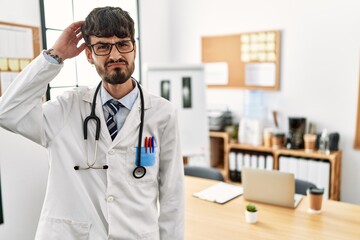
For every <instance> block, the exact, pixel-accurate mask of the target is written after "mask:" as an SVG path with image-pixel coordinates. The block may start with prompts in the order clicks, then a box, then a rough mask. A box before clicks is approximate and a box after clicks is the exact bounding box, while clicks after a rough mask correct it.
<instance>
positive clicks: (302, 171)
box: [298, 158, 309, 181]
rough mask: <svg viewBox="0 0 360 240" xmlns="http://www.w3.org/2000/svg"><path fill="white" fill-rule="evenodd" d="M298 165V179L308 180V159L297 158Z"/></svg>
mask: <svg viewBox="0 0 360 240" xmlns="http://www.w3.org/2000/svg"><path fill="white" fill-rule="evenodd" d="M298 161H299V162H298V166H299V177H298V178H299V179H300V180H304V181H307V180H308V172H309V170H308V164H309V160H306V159H303V158H299V160H298Z"/></svg>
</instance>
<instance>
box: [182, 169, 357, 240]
mask: <svg viewBox="0 0 360 240" xmlns="http://www.w3.org/2000/svg"><path fill="white" fill-rule="evenodd" d="M215 183H216V181H212V180H207V179H201V178H195V177H188V176H186V177H185V199H186V204H185V206H186V207H185V239H186V240H222V239H231V240H233V239H262V240H263V239H271V240H274V239H286V240H288V239H303V240H308V239H316V240H321V239H337V240H338V239H349V240H350V239H351V240H353V239H360V206H358V205H353V204H348V203H343V202H338V201H333V200H327V201H324V202H323V207H322V213H321V214H310V213H308V211H307V209H308V200H307V198H306V197H304V199H303V200H302V201H301V202H300V204H299V206H298V207H297V208H296V209H290V208H283V207H277V206H272V205H267V204H260V203H256V206H257V208H258V209H259V213H258V214H259V216H258V222H257V223H256V224H248V223H246V222H245V213H244V209H245V205H246V204H247V202H246V201H245V200H244V199H243V197H238V198H235V199H233V200H231V201H230V202H228V203H226V204H223V205H221V204H216V203H212V202H207V201H205V200H201V199H198V198H195V197H193V196H192V194H193V193H195V192H198V191H200V190H203V189H205V188H207V187H209V186H212V185H213V184H215Z"/></svg>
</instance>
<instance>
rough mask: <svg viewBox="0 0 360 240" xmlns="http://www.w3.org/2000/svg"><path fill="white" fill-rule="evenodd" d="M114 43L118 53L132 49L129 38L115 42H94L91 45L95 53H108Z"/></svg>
mask: <svg viewBox="0 0 360 240" xmlns="http://www.w3.org/2000/svg"><path fill="white" fill-rule="evenodd" d="M114 45H115V47H116V49H117V50H118V51H119V52H120V53H129V52H132V51H133V50H134V45H133V43H132V41H131V40H126V41H119V42H117V43H96V44H94V45H92V47H93V49H94V52H95V54H97V55H109V54H110V52H111V49H112V47H113V46H114Z"/></svg>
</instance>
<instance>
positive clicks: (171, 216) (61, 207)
mask: <svg viewBox="0 0 360 240" xmlns="http://www.w3.org/2000/svg"><path fill="white" fill-rule="evenodd" d="M61 68H62V65H58V64H51V63H49V62H48V61H46V60H45V58H44V56H43V54H41V55H40V56H38V57H37V58H36V59H35V60H34V61H33V62H32V63H31V64H30V65H29V66H27V67H26V69H25V70H24V71H23V72H22V73H20V74H19V76H18V78H17V79H16V80H15V81H14V83H13V84H12V85H11V86H10V88H9V89H8V91H7V92H6V93H5V94H4V95H3V96H2V97H1V99H0V126H2V127H3V128H5V129H8V130H10V131H12V132H15V133H19V134H21V135H23V136H25V137H27V138H29V139H31V140H32V141H34V142H36V143H39V144H41V145H42V146H44V147H46V148H47V149H48V151H49V176H48V185H47V191H46V196H45V200H44V205H43V209H42V212H41V217H40V221H39V225H38V229H37V233H36V238H35V239H38V240H54V239H61V240H63V239H66V240H85V239H87V240H101V239H126V240H128V239H162V240H176V239H183V235H184V233H183V231H184V197H183V163H182V157H181V151H180V144H179V142H180V139H179V133H178V125H177V117H176V111H175V109H174V107H173V106H172V104H171V103H169V102H168V101H166V100H164V99H162V98H160V97H157V96H153V95H151V94H148V93H146V91H143V92H144V99H145V121H144V130H143V135H142V138H143V139H142V143H143V142H144V138H145V137H146V136H154V137H155V146H156V148H155V150H156V162H155V164H154V166H151V167H146V169H147V173H146V175H145V176H144V177H143V178H142V179H135V178H134V177H133V175H132V172H133V170H134V167H135V147H136V146H137V144H138V134H139V124H140V99H139V97H138V99H137V100H136V102H135V104H134V107H133V108H132V110H131V111H130V113H129V115H128V117H127V119H126V121H125V123H124V126H123V127H122V129H121V130H120V132H119V133H118V135H117V136H116V138H115V140H114V141H112V140H111V138H110V135H109V132H108V130H107V127H106V123H105V119H104V114H103V110H102V106H101V100H100V96H97V104H96V115H97V116H98V117H99V118H100V119H101V133H100V140H99V145H98V153H97V161H96V164H95V165H100V166H102V165H105V164H107V165H108V166H109V168H108V169H107V170H102V169H101V170H94V169H90V170H81V171H75V170H74V166H75V165H80V166H84V167H86V166H87V165H86V153H85V152H86V145H85V143H84V136H83V121H84V119H85V118H86V117H87V116H88V115H89V114H90V111H91V103H92V100H93V95H94V92H95V91H94V89H87V88H82V89H77V90H76V89H75V90H74V91H70V92H67V93H65V94H64V95H62V96H60V97H58V98H57V99H56V100H53V101H49V102H46V103H45V104H42V102H41V101H40V99H41V97H42V96H43V95H44V94H45V91H46V87H47V84H48V82H50V81H51V80H52V79H53V78H54V77H55V76H56V75H57V74H58V73H59V72H60V70H61ZM88 128H89V130H88V131H89V133H88V145H89V147H88V149H89V150H88V154H89V159H90V162H92V161H93V158H94V146H95V145H94V138H95V137H94V132H95V124H94V122H92V121H90V122H89V127H88ZM29 161H36V159H29ZM158 201H159V203H160V209H159V210H158V207H157V206H158V204H157V203H158ZM159 213H160V214H159Z"/></svg>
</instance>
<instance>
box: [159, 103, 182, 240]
mask: <svg viewBox="0 0 360 240" xmlns="http://www.w3.org/2000/svg"><path fill="white" fill-rule="evenodd" d="M160 144H161V148H160V149H161V152H160V185H159V188H160V189H159V195H160V197H159V199H160V216H159V226H160V239H161V240H166V239H172V240H182V239H184V166H183V159H182V155H181V148H180V137H179V130H178V123H177V113H176V111H175V110H173V112H172V114H171V117H170V118H169V121H168V124H167V126H166V127H165V130H164V132H163V134H162V137H161V143H160Z"/></svg>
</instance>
